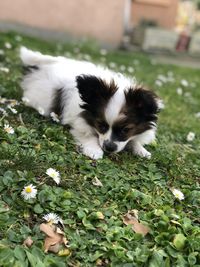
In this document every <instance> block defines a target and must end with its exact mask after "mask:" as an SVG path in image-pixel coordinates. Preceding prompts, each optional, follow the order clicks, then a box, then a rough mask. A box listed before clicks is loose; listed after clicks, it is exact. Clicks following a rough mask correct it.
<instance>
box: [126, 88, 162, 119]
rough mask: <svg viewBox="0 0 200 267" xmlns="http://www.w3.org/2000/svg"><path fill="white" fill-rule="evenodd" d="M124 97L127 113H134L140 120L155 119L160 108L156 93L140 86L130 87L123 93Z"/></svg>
mask: <svg viewBox="0 0 200 267" xmlns="http://www.w3.org/2000/svg"><path fill="white" fill-rule="evenodd" d="M125 98H126V106H127V111H128V113H133V114H134V116H135V115H136V116H137V118H138V121H141V122H144V121H148V120H151V119H155V116H156V113H158V111H159V109H160V107H159V104H158V103H159V102H158V97H157V96H156V94H155V93H154V92H152V91H150V90H146V89H144V88H142V87H138V88H135V89H133V88H130V89H129V90H128V91H127V92H126V93H125Z"/></svg>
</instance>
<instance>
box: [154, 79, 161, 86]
mask: <svg viewBox="0 0 200 267" xmlns="http://www.w3.org/2000/svg"><path fill="white" fill-rule="evenodd" d="M155 84H156V85H157V86H159V87H161V86H162V85H163V83H162V82H161V81H160V80H156V81H155Z"/></svg>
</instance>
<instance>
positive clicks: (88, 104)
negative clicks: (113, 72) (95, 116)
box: [76, 75, 118, 112]
mask: <svg viewBox="0 0 200 267" xmlns="http://www.w3.org/2000/svg"><path fill="white" fill-rule="evenodd" d="M76 81H77V88H78V90H79V93H80V97H81V99H82V100H83V102H84V104H83V105H81V107H82V108H83V109H85V110H88V111H91V112H96V111H97V110H98V107H99V106H101V108H102V107H105V105H106V104H107V102H108V101H109V99H110V98H111V97H112V96H113V95H114V93H115V92H116V91H117V89H118V88H117V86H116V84H115V83H114V81H111V82H110V84H107V83H106V82H105V81H103V80H102V79H100V78H98V77H96V76H92V75H81V76H78V77H77V79H76Z"/></svg>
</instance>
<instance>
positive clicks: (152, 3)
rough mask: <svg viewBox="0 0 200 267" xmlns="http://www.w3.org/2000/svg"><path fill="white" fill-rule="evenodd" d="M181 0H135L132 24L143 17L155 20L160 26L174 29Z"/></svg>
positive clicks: (136, 23)
mask: <svg viewBox="0 0 200 267" xmlns="http://www.w3.org/2000/svg"><path fill="white" fill-rule="evenodd" d="M178 3H179V0H133V4H132V24H133V26H136V25H138V24H139V23H140V22H141V21H142V20H143V19H144V20H151V21H152V20H153V21H155V22H156V23H157V24H158V26H161V27H164V28H167V29H173V28H174V27H175V26H176V18H177V13H178Z"/></svg>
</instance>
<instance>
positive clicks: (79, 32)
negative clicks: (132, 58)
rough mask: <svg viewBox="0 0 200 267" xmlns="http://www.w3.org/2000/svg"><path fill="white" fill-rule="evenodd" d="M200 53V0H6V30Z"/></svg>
mask: <svg viewBox="0 0 200 267" xmlns="http://www.w3.org/2000/svg"><path fill="white" fill-rule="evenodd" d="M8 30H15V31H18V32H21V33H25V34H29V35H33V36H39V37H42V38H47V39H48V38H50V39H66V40H70V39H74V38H75V39H79V38H80V39H81V38H91V39H95V40H97V41H98V42H99V43H100V44H103V45H105V46H111V47H123V48H126V49H131V48H132V49H133V48H135V49H142V50H147V51H148V50H149V51H154V50H155V51H170V52H186V53H189V54H191V55H196V54H200V0H190V1H189V0H186V1H184V0H101V1H94V0H76V1H75V0H42V1H41V0H34V1H33V0H15V1H13V0H0V31H8Z"/></svg>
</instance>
